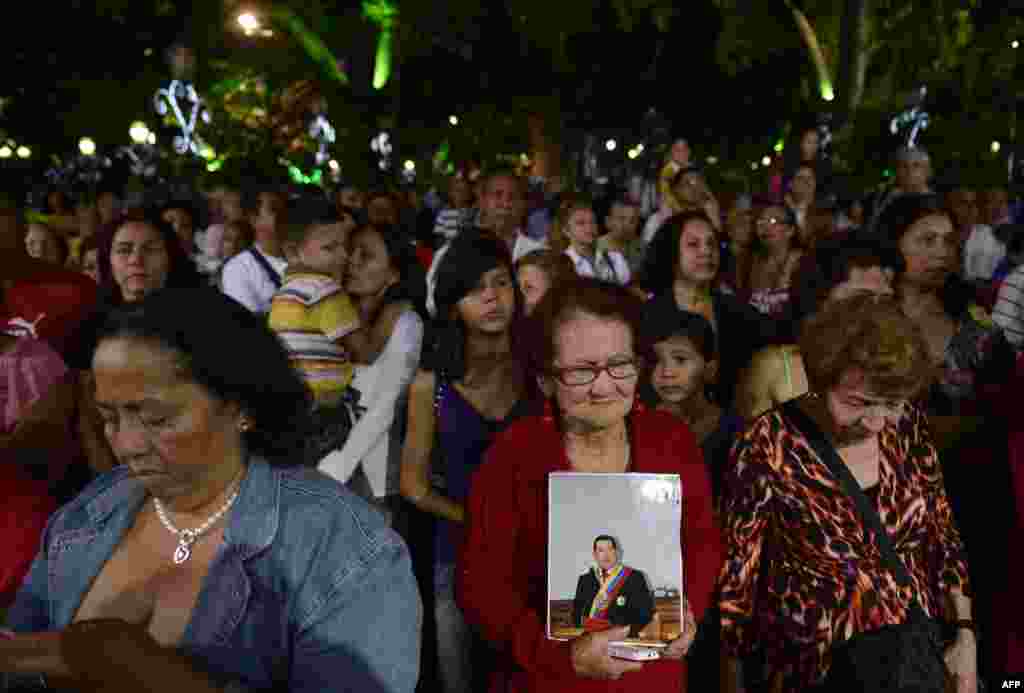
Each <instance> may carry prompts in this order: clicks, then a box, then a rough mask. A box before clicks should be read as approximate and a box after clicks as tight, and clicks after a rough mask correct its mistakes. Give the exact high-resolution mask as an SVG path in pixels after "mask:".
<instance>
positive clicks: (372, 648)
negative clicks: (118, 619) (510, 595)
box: [7, 459, 423, 693]
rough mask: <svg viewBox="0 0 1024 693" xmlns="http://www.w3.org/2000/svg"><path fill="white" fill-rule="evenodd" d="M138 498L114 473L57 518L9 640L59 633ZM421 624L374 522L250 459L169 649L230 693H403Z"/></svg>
mask: <svg viewBox="0 0 1024 693" xmlns="http://www.w3.org/2000/svg"><path fill="white" fill-rule="evenodd" d="M146 497H147V496H146V493H145V489H144V488H143V486H142V484H141V483H140V482H139V481H138V480H136V479H134V478H133V477H132V476H131V475H130V474H129V473H128V472H127V470H126V469H125V468H123V467H122V468H118V469H115V470H114V471H112V472H109V473H108V474H106V475H104V476H102V477H100V478H99V479H97V480H96V481H94V482H93V483H92V484H91V485H90V486H89V487H88V488H87V489H86V490H85V491H84V492H83V493H82V494H81V495H80V496H79V497H78V498H76V499H75V500H73V501H72V502H71V503H69V504H68V505H66V506H65V507H64V508H62V509H61V510H59V511H58V512H57V513H56V514H55V515H54V516H53V517H52V518H51V520H50V522H49V525H48V526H47V529H46V532H45V534H44V536H43V545H42V550H41V552H40V554H39V555H38V556H37V557H36V559H35V561H34V563H33V564H32V568H31V570H30V572H29V574H28V576H27V577H26V578H25V582H24V584H23V585H22V588H21V590H20V592H19V593H18V596H17V598H16V600H15V603H14V605H13V606H12V607H11V609H10V610H9V611H8V614H7V625H8V627H9V628H11V629H12V630H14V631H19V632H30V631H43V630H60V629H63V628H65V627H66V626H68V625H69V624H70V622H71V620H72V618H73V617H74V615H75V612H76V611H77V609H78V607H79V605H80V604H81V602H82V599H83V598H84V596H85V594H86V592H87V591H88V589H89V587H90V585H91V584H92V582H93V579H94V578H95V577H96V575H97V574H98V573H99V571H100V569H101V568H102V567H103V565H104V563H106V561H107V559H109V558H110V556H111V555H112V554H113V552H114V549H115V548H116V547H117V545H118V544H119V543H120V542H121V539H122V537H123V536H124V534H125V533H126V531H127V530H128V529H129V528H130V527H131V526H132V524H133V522H134V518H135V515H136V513H137V512H138V511H139V509H140V508H141V506H142V504H143V502H144V501H145V499H146ZM422 618H423V614H422V606H421V603H420V598H419V593H418V592H417V588H416V582H415V579H414V578H413V573H412V566H411V563H410V560H409V554H408V551H407V549H406V547H405V545H404V544H403V543H402V541H401V539H399V538H398V536H397V535H396V534H395V533H393V532H392V531H391V530H390V529H388V528H387V527H386V526H385V524H384V521H383V519H382V518H381V517H380V516H379V515H378V514H377V513H376V512H375V511H374V510H372V509H371V508H370V507H369V506H368V505H367V504H366V503H364V502H363V501H362V500H360V499H359V498H357V497H355V496H354V495H352V494H351V493H349V492H348V491H346V490H345V489H344V487H343V486H342V485H341V484H339V483H338V482H336V481H334V480H333V479H330V478H328V477H327V476H324V475H323V474H321V473H319V472H317V471H315V470H307V469H282V468H277V467H271V466H270V465H268V464H267V463H266V462H264V461H262V460H258V459H252V460H251V462H250V464H249V470H248V474H247V475H246V476H245V479H244V480H243V482H242V485H241V489H240V493H239V496H238V500H237V501H236V502H235V505H234V507H233V508H232V509H231V511H230V515H229V517H228V521H227V525H226V526H225V530H224V540H223V543H222V545H221V547H220V549H219V551H218V553H217V555H216V557H215V558H214V560H213V563H212V564H211V565H210V569H209V573H208V574H207V576H206V579H205V581H204V583H203V586H202V590H201V592H200V594H199V598H198V600H197V602H196V606H195V608H194V610H193V612H192V618H191V621H190V622H189V624H188V627H187V628H186V630H185V634H184V636H183V638H182V642H181V644H180V650H181V651H182V652H183V653H185V654H187V655H189V656H190V657H191V658H192V659H193V661H194V663H195V664H196V665H197V666H199V667H201V668H202V669H203V670H205V671H207V672H208V673H209V674H210V676H211V678H212V679H213V680H214V681H215V682H217V683H218V684H220V685H223V686H224V687H225V688H227V689H229V690H268V689H273V690H287V691H292V692H297V691H309V692H310V693H312V692H313V691H316V692H317V693H320V692H325V691H326V692H331V691H359V692H360V693H365V692H369V693H385V692H386V693H392V692H400V691H413V690H414V689H415V687H416V681H417V677H418V674H419V649H420V632H421V627H422ZM125 664H126V665H128V666H130V665H131V663H129V662H126V663H125Z"/></svg>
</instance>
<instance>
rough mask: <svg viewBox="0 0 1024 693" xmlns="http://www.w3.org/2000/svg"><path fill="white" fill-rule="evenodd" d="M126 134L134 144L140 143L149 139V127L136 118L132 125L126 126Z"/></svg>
mask: <svg viewBox="0 0 1024 693" xmlns="http://www.w3.org/2000/svg"><path fill="white" fill-rule="evenodd" d="M128 136H129V137H131V138H132V142H134V143H135V144H142V143H144V142H148V141H149V128H148V127H146V124H145V123H143V122H142V121H141V120H136V121H135V122H134V123H132V126H131V127H130V128H128Z"/></svg>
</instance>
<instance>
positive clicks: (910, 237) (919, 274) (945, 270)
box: [899, 214, 960, 288]
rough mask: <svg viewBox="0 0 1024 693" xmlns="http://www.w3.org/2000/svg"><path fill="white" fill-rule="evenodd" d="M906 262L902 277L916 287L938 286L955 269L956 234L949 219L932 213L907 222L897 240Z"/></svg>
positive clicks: (957, 238)
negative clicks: (912, 221)
mask: <svg viewBox="0 0 1024 693" xmlns="http://www.w3.org/2000/svg"><path fill="white" fill-rule="evenodd" d="M899 246H900V252H901V253H902V254H903V261H904V262H905V263H906V271H905V272H904V274H903V277H902V278H903V280H905V281H908V282H911V283H913V284H917V285H919V286H924V287H930V288H939V287H941V286H942V285H943V284H945V283H946V279H948V278H949V275H950V274H952V273H953V272H955V271H956V267H957V260H958V258H959V254H960V251H959V248H960V245H959V237H958V235H957V232H956V229H955V228H954V227H953V222H952V220H951V219H950V218H949V217H948V216H946V215H944V214H934V215H931V216H927V217H924V218H923V219H919V220H917V221H916V222H914V223H913V224H911V225H910V228H909V229H907V231H906V233H904V234H903V236H902V237H901V238H900V241H899Z"/></svg>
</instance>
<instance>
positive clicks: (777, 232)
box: [757, 207, 796, 247]
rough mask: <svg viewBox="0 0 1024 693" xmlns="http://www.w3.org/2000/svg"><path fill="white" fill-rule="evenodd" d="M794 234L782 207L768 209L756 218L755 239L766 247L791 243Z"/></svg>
mask: <svg viewBox="0 0 1024 693" xmlns="http://www.w3.org/2000/svg"><path fill="white" fill-rule="evenodd" d="M795 232H796V229H795V228H794V227H793V225H792V224H791V223H789V216H788V215H787V213H786V210H785V209H783V208H782V207H768V208H766V209H765V210H764V211H762V212H761V214H760V215H758V217H757V237H758V239H759V240H760V241H761V242H762V243H764V244H765V245H766V246H768V247H772V246H777V245H783V244H788V243H790V242H792V240H793V234H794V233H795Z"/></svg>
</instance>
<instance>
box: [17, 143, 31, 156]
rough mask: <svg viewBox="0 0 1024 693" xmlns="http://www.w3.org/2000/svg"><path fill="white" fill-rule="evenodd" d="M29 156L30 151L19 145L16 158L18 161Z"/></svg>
mask: <svg viewBox="0 0 1024 693" xmlns="http://www.w3.org/2000/svg"><path fill="white" fill-rule="evenodd" d="M30 156H32V150H31V149H29V148H28V147H26V146H25V145H21V146H20V147H18V158H19V159H27V158H29V157H30Z"/></svg>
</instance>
